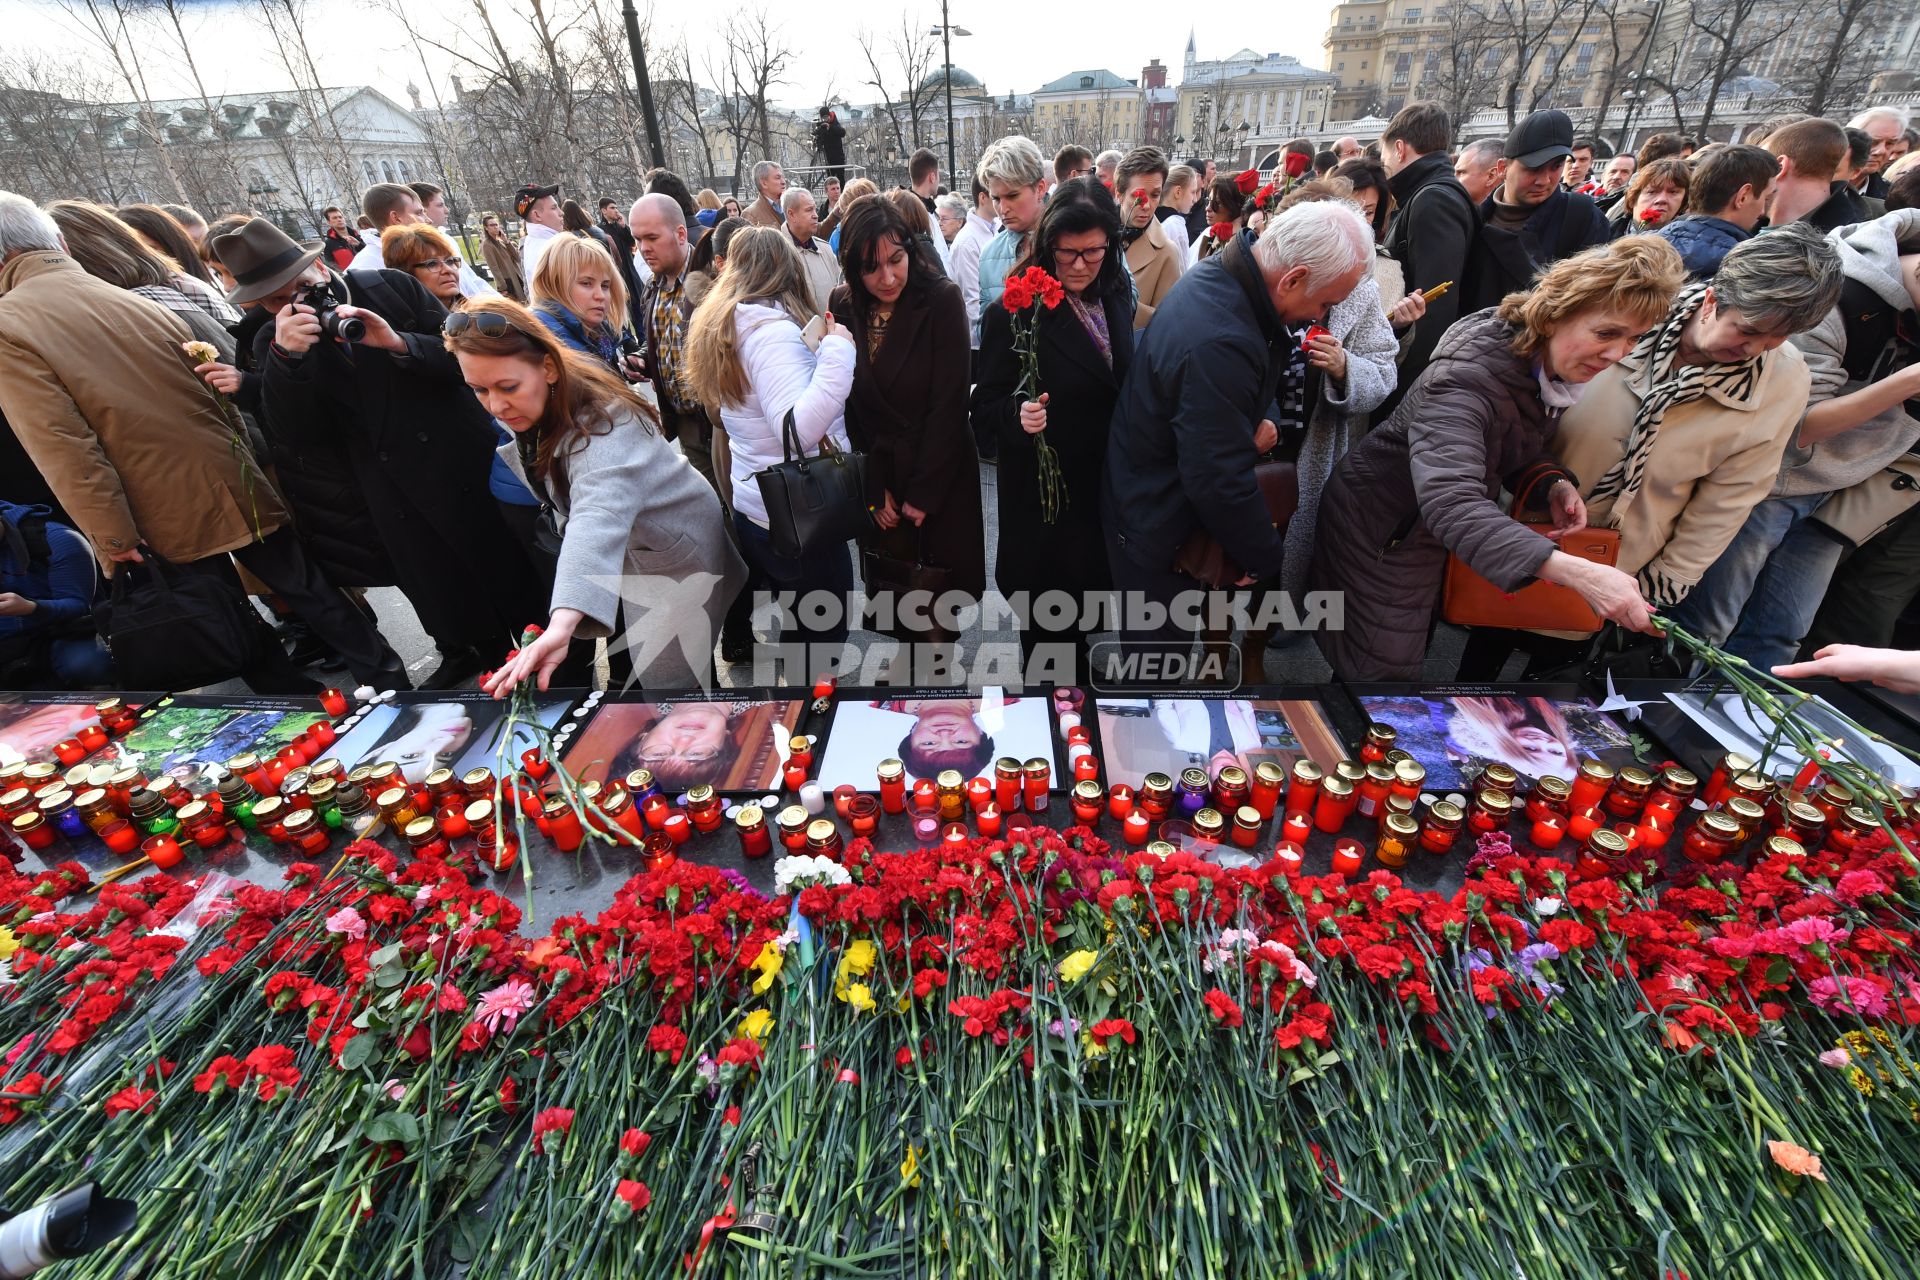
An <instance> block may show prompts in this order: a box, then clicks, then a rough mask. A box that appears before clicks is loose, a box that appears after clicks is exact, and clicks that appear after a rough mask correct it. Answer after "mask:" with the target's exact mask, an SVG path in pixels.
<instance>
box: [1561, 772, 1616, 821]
mask: <svg viewBox="0 0 1920 1280" xmlns="http://www.w3.org/2000/svg"><path fill="white" fill-rule="evenodd" d="M1611 786H1613V766H1612V765H1608V764H1603V763H1601V762H1600V761H1598V760H1588V761H1585V762H1584V763H1582V764H1581V766H1580V776H1579V777H1577V778H1575V779H1574V780H1573V788H1572V790H1571V792H1570V793H1569V794H1568V796H1567V805H1568V807H1569V808H1571V809H1572V810H1573V812H1574V813H1585V812H1586V811H1587V810H1588V809H1593V808H1597V807H1598V806H1599V804H1600V801H1601V800H1602V799H1603V798H1604V797H1605V796H1606V794H1607V790H1608V788H1610V787H1611Z"/></svg>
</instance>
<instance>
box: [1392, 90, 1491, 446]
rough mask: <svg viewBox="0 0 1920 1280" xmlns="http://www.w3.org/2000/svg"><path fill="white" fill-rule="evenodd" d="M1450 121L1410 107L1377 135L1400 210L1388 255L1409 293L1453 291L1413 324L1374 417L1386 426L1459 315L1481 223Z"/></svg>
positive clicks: (1434, 107) (1423, 105)
mask: <svg viewBox="0 0 1920 1280" xmlns="http://www.w3.org/2000/svg"><path fill="white" fill-rule="evenodd" d="M1452 139H1453V123H1452V121H1450V120H1449V119H1448V118H1447V113H1446V111H1445V110H1444V109H1443V108H1442V107H1441V106H1440V104H1439V103H1437V102H1412V103H1408V104H1407V105H1406V106H1404V107H1402V108H1400V110H1399V111H1397V112H1395V113H1394V117H1393V119H1392V120H1390V121H1388V122H1387V131H1386V132H1385V133H1383V134H1382V135H1380V159H1381V162H1382V163H1383V164H1385V165H1386V167H1387V174H1388V178H1387V186H1388V188H1389V189H1390V190H1391V191H1392V192H1393V200H1394V203H1395V204H1396V205H1397V206H1398V207H1399V212H1398V213H1396V214H1395V215H1394V219H1393V225H1392V226H1390V227H1388V228H1387V253H1388V255H1389V256H1390V257H1392V258H1393V260H1394V261H1395V262H1398V263H1399V264H1400V266H1401V269H1402V270H1403V271H1404V272H1405V273H1406V280H1407V291H1408V292H1409V293H1411V292H1413V291H1415V290H1429V289H1433V288H1435V287H1436V286H1438V285H1443V284H1447V285H1451V286H1452V288H1450V289H1448V290H1447V292H1445V293H1443V294H1441V295H1440V296H1438V297H1436V298H1433V299H1432V300H1430V301H1429V302H1428V303H1427V314H1426V315H1424V316H1422V317H1421V318H1420V320H1419V322H1418V323H1417V324H1416V325H1415V326H1414V330H1413V345H1412V346H1411V347H1410V348H1409V349H1408V351H1407V355H1406V358H1405V359H1404V360H1402V361H1401V362H1400V383H1399V386H1398V387H1397V388H1396V389H1395V390H1394V392H1393V394H1392V395H1390V396H1388V397H1387V399H1386V401H1385V403H1383V404H1382V405H1381V406H1380V408H1379V409H1378V410H1376V411H1375V413H1374V420H1375V421H1376V422H1378V421H1383V420H1385V418H1386V416H1387V415H1388V414H1390V413H1392V412H1393V407H1394V406H1395V405H1396V404H1399V403H1400V397H1401V396H1402V395H1403V394H1405V391H1406V388H1407V387H1409V386H1411V385H1412V384H1413V380H1414V379H1415V378H1417V377H1419V376H1420V371H1421V370H1422V369H1424V368H1426V367H1427V361H1428V360H1429V359H1430V358H1431V357H1432V355H1433V348H1434V345H1435V344H1436V343H1438V342H1439V341H1440V335H1442V334H1444V333H1445V332H1446V331H1447V329H1448V327H1449V326H1451V325H1452V324H1453V322H1454V321H1455V320H1457V319H1458V318H1459V317H1460V285H1461V283H1462V282H1463V280H1464V278H1465V277H1466V274H1467V255H1468V254H1469V253H1470V252H1471V251H1472V249H1473V236H1474V232H1475V231H1477V230H1478V229H1479V225H1480V217H1479V214H1478V213H1476V212H1475V211H1474V207H1473V201H1472V200H1471V199H1470V198H1468V196H1467V189H1466V188H1465V187H1463V186H1461V185H1460V180H1459V179H1458V178H1456V177H1454V176H1453V162H1452V161H1451V160H1450V159H1448V158H1447V145H1448V143H1450V142H1451V141H1452Z"/></svg>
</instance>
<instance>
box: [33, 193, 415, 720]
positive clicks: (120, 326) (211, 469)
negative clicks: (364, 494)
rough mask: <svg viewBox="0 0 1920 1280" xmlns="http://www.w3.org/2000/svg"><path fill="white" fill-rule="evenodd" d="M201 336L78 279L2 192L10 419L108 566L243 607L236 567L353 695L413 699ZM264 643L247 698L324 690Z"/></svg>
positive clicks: (268, 639)
mask: <svg viewBox="0 0 1920 1280" xmlns="http://www.w3.org/2000/svg"><path fill="white" fill-rule="evenodd" d="M307 253H308V256H309V257H310V258H311V257H314V256H317V255H318V253H319V251H318V250H310V251H307ZM192 336H193V335H192V334H191V333H190V332H189V331H188V330H187V328H186V326H185V325H183V324H181V323H180V321H179V320H178V319H176V318H175V317H173V316H172V315H170V314H169V313H168V312H167V311H166V310H165V309H164V308H162V307H159V306H157V305H156V304H154V303H152V302H150V301H148V300H147V299H145V298H142V297H139V296H138V295H136V294H133V293H129V292H127V291H126V290H124V289H119V288H116V287H114V286H113V285H111V284H108V283H107V282H105V281H104V280H99V279H96V278H95V277H93V276H90V275H88V274H87V273H86V272H85V271H82V270H81V269H80V265H79V264H78V263H77V262H75V261H74V260H73V259H72V258H69V257H68V256H67V255H66V253H65V252H64V249H63V244H62V241H61V239H60V234H59V231H58V230H57V229H56V228H55V226H54V224H53V221H52V219H50V218H48V217H47V216H46V215H45V214H44V213H42V212H41V211H40V210H39V209H38V208H36V207H35V206H34V204H33V202H32V201H30V200H27V199H26V198H25V197H23V196H18V195H14V194H13V193H11V192H5V191H0V413H4V414H5V415H6V418H7V421H8V422H9V423H11V424H12V426H13V429H14V431H15V433H16V434H17V435H18V436H19V438H20V444H21V446H22V447H23V448H24V449H25V450H26V451H27V454H28V456H29V457H31V458H32V459H33V462H34V465H35V466H36V467H37V468H38V469H39V471H40V473H41V475H42V476H43V477H44V478H45V480H46V482H47V485H48V487H50V488H51V489H52V490H53V492H54V493H55V494H56V495H57V496H58V497H59V499H60V503H61V505H62V506H63V507H65V508H66V510H67V512H68V514H69V515H71V516H72V517H73V521H74V523H75V524H76V525H78V526H79V528H80V531H81V532H82V533H84V534H85V535H86V536H87V539H88V541H90V542H91V543H92V544H93V549H94V554H95V556H96V557H97V558H98V559H99V561H100V563H101V564H102V565H103V566H107V567H109V568H111V567H112V566H114V565H117V564H119V563H123V562H129V561H140V560H142V559H143V558H144V557H143V555H142V548H145V549H146V550H148V551H152V552H154V553H156V554H158V555H159V556H161V557H163V558H165V559H166V560H168V561H170V562H171V563H172V564H174V565H175V566H177V567H178V568H179V569H180V570H181V571H182V572H185V573H204V574H211V575H215V576H218V577H221V578H223V579H225V580H226V581H228V582H229V583H231V585H232V587H233V589H234V590H235V591H236V592H237V591H239V590H240V584H239V580H238V576H237V575H236V574H235V573H234V570H233V566H232V564H231V563H229V562H228V559H227V555H228V553H232V555H233V556H235V557H236V558H237V559H239V560H240V562H241V563H242V564H244V565H246V567H247V568H248V569H249V570H250V571H251V572H252V573H254V574H255V575H256V576H257V577H258V578H259V579H260V580H261V581H262V582H265V583H266V584H267V585H268V586H269V587H271V588H272V589H273V590H274V592H275V593H276V594H277V595H279V596H280V598H281V599H282V600H284V601H285V602H286V603H287V605H288V606H289V607H290V608H292V610H293V611H294V612H295V613H296V614H297V615H298V616H300V617H301V618H302V619H304V620H305V621H306V622H307V624H308V625H309V626H311V627H312V628H313V630H314V631H315V632H316V633H317V634H319V635H320V636H321V638H322V639H324V640H326V641H327V642H328V643H329V644H331V645H332V646H333V647H334V648H335V649H336V650H337V651H338V652H339V653H340V654H341V655H342V656H343V657H345V658H346V659H347V663H348V666H349V668H350V669H351V670H352V672H353V674H354V677H355V678H356V679H357V680H359V681H361V682H362V683H368V684H375V685H377V686H378V687H382V688H407V687H410V686H408V684H407V682H406V675H405V672H404V671H403V669H402V668H401V666H400V662H399V659H398V658H396V657H395V656H394V654H393V651H392V650H391V649H389V648H388V647H387V644H386V642H385V641H384V640H382V639H381V637H380V633H379V632H378V631H376V630H374V628H373V625H372V624H371V623H370V622H368V621H367V619H366V617H365V615H363V614H362V613H361V612H360V611H359V610H358V609H357V608H355V607H354V606H353V605H352V604H351V603H349V602H348V600H347V597H346V596H345V595H344V594H343V593H342V592H341V591H340V590H339V589H338V588H336V587H334V586H333V585H332V584H330V583H329V582H328V581H327V580H326V578H325V576H324V575H323V574H322V573H321V572H320V570H319V569H318V568H316V567H315V566H314V564H313V562H312V561H311V560H309V559H308V558H307V555H306V552H305V551H304V550H303V549H302V547H301V545H300V542H299V539H298V538H296V537H295V536H294V533H293V530H292V528H291V527H290V526H289V525H288V517H287V511H286V507H285V506H284V505H283V504H282V502H281V500H280V495H279V493H278V492H277V491H276V490H275V488H274V486H273V483H272V481H271V480H270V479H269V478H268V477H267V475H266V474H265V472H264V471H263V470H262V469H261V467H260V465H259V463H258V462H256V461H255V460H254V457H253V454H252V452H251V450H250V449H249V447H248V445H247V443H246V437H245V436H244V435H241V434H240V432H239V428H238V426H237V425H235V423H236V422H237V418H233V419H232V420H231V421H230V416H231V415H232V414H233V410H232V408H231V407H230V406H227V405H223V404H222V403H221V397H220V395H219V393H217V392H215V391H213V390H212V389H211V388H210V387H208V386H206V385H205V384H203V383H202V382H201V381H200V379H199V378H197V377H196V376H195V375H194V372H193V366H194V364H195V361H194V360H192V359H191V358H189V357H188V355H187V354H186V352H185V350H184V347H185V344H187V343H188V342H189V341H190V340H191V339H192ZM258 633H259V640H258V643H257V645H256V646H255V651H254V654H253V656H252V657H251V659H250V660H249V662H248V664H247V666H246V668H245V670H243V671H241V672H239V673H238V674H240V675H241V676H242V677H243V678H244V679H245V680H246V681H247V683H248V685H249V686H250V687H252V688H253V689H254V690H256V691H257V692H261V693H301V692H313V691H317V690H318V688H319V684H318V683H317V682H316V681H314V680H312V679H311V678H309V677H307V676H305V675H302V674H301V673H300V672H299V671H298V670H297V669H296V668H294V666H293V665H292V664H291V663H290V662H288V660H287V657H286V654H285V653H284V652H282V651H281V649H280V645H279V642H278V640H276V639H275V637H274V634H273V632H272V631H270V630H269V629H268V628H267V626H266V624H265V623H264V622H261V623H260V625H259V628H258Z"/></svg>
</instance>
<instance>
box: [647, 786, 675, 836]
mask: <svg viewBox="0 0 1920 1280" xmlns="http://www.w3.org/2000/svg"><path fill="white" fill-rule="evenodd" d="M672 812H673V804H672V802H671V801H669V800H668V799H667V798H666V797H665V796H661V795H652V796H648V797H647V798H646V799H645V800H643V801H641V802H640V816H641V817H642V818H644V819H646V823H647V826H648V827H649V828H650V829H652V830H654V831H663V830H665V829H666V825H667V815H669V814H671V813H672Z"/></svg>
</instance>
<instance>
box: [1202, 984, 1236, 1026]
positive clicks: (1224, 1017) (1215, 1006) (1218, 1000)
mask: <svg viewBox="0 0 1920 1280" xmlns="http://www.w3.org/2000/svg"><path fill="white" fill-rule="evenodd" d="M1204 998H1205V1000H1206V1002H1207V1008H1208V1009H1210V1010H1211V1011H1212V1012H1213V1016H1214V1018H1215V1019H1216V1020H1217V1021H1218V1022H1219V1023H1220V1025H1221V1026H1223V1027H1237V1026H1239V1025H1241V1023H1243V1022H1245V1021H1246V1019H1245V1017H1244V1016H1242V1014H1241V1012H1240V1006H1239V1005H1237V1004H1235V1003H1234V1000H1233V997H1232V996H1230V995H1228V994H1227V993H1226V992H1224V991H1209V992H1207V994H1206V996H1205V997H1204Z"/></svg>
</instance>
